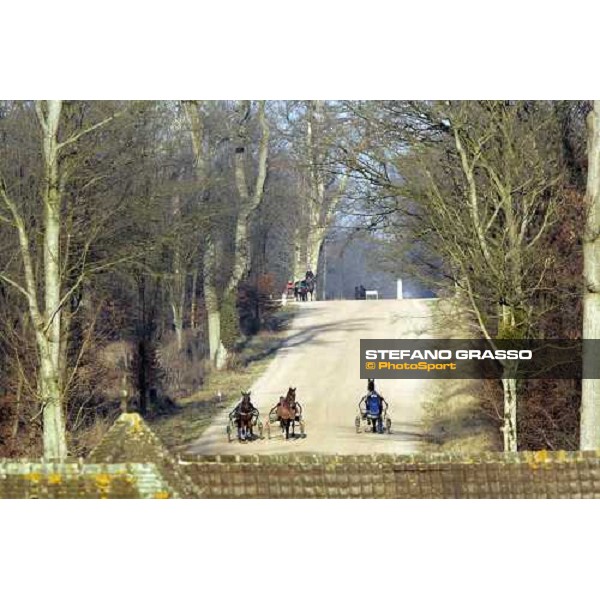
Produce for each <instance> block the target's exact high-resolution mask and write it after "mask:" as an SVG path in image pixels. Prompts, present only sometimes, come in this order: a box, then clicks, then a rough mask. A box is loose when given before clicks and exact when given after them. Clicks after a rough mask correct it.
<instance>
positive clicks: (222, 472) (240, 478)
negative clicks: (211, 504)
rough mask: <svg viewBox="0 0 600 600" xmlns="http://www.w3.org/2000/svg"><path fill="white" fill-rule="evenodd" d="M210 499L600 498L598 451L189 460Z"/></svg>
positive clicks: (187, 463)
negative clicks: (462, 455)
mask: <svg viewBox="0 0 600 600" xmlns="http://www.w3.org/2000/svg"><path fill="white" fill-rule="evenodd" d="M182 462H183V467H184V469H185V470H186V472H187V473H188V474H189V475H190V477H191V478H192V479H193V480H194V482H195V483H196V485H197V487H198V489H199V491H200V495H201V497H205V498H600V452H553V453H550V452H545V451H544V452H520V453H516V454H502V453H485V454H481V455H478V456H473V457H460V456H452V455H443V454H438V455H428V456H393V455H375V456H289V455H286V456H270V457H269V456H260V457H259V456H254V457H239V456H217V457H202V458H198V457H185V458H184V460H183V461H182Z"/></svg>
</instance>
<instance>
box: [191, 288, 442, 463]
mask: <svg viewBox="0 0 600 600" xmlns="http://www.w3.org/2000/svg"><path fill="white" fill-rule="evenodd" d="M437 302H438V301H437V300H435V299H415V300H378V301H356V300H355V301H351V300H344V301H330V302H306V303H302V304H300V306H299V309H298V313H297V315H296V316H295V317H294V321H293V323H292V328H291V329H290V330H289V334H288V337H287V339H286V343H285V345H284V346H283V347H282V348H281V349H280V350H279V351H278V353H277V355H276V357H275V358H274V359H273V361H272V362H271V364H270V365H269V367H268V368H267V370H266V371H265V373H264V374H263V376H262V377H261V378H260V379H259V380H258V381H257V382H256V383H255V384H254V386H253V387H252V388H251V391H252V400H253V402H254V404H255V406H256V407H257V408H258V409H259V410H260V414H261V419H264V417H266V415H267V414H268V412H269V409H270V408H271V407H272V406H274V405H275V404H276V403H277V399H278V398H279V396H280V395H284V394H285V393H286V392H287V389H288V387H289V386H292V387H297V392H296V394H297V399H298V400H299V401H300V403H301V404H302V406H303V409H304V415H305V418H306V437H305V438H303V439H294V440H289V441H286V440H284V439H283V438H282V437H281V435H280V429H279V428H278V427H277V428H273V431H274V433H276V437H275V438H272V439H270V440H267V439H264V440H256V441H254V442H251V443H239V442H237V441H234V442H232V443H228V442H227V437H226V435H225V427H226V424H227V414H228V413H229V410H231V407H230V408H229V409H227V410H226V411H224V412H223V413H222V414H221V415H219V416H218V417H217V418H216V419H215V421H214V423H213V424H212V425H211V426H210V427H209V428H208V429H207V430H206V431H205V433H204V435H203V436H202V437H201V438H200V439H199V440H198V441H197V442H195V443H194V444H192V445H191V447H190V449H189V450H190V451H191V452H193V453H198V454H254V453H260V454H263V453H270V454H280V453H285V452H310V453H313V452H314V453H328V454H335V453H339V454H370V453H378V452H386V453H387V452H390V453H399V454H405V453H412V452H417V451H418V450H419V446H420V444H421V443H422V439H423V434H422V430H421V418H422V411H423V402H425V401H427V400H431V399H432V394H433V393H434V389H435V386H436V385H439V382H433V381H428V380H422V379H413V380H404V381H402V380H392V379H388V380H381V381H380V382H378V384H377V389H378V390H379V391H380V392H381V393H382V395H383V396H384V397H385V399H386V400H387V401H388V403H389V412H390V414H391V417H392V420H393V426H392V433H391V435H387V434H383V435H379V434H373V433H360V434H357V433H356V430H355V427H354V418H355V416H356V414H357V404H358V401H359V399H360V397H361V396H362V395H364V393H365V390H366V381H365V380H362V379H360V378H359V370H358V368H359V348H360V339H361V338H430V337H441V336H440V332H439V331H435V328H434V326H433V324H432V323H433V319H432V311H433V310H434V309H435V306H436V304H437Z"/></svg>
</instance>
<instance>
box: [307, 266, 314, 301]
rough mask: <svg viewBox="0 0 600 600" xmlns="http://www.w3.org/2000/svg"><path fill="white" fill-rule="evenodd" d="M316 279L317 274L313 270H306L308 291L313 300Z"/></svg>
mask: <svg viewBox="0 0 600 600" xmlns="http://www.w3.org/2000/svg"><path fill="white" fill-rule="evenodd" d="M315 280H316V276H315V274H314V273H313V272H312V271H310V270H309V271H306V275H305V276H304V281H305V282H306V293H307V295H308V294H310V299H311V301H312V300H313V294H314V293H315Z"/></svg>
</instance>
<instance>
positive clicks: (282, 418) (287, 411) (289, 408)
mask: <svg viewBox="0 0 600 600" xmlns="http://www.w3.org/2000/svg"><path fill="white" fill-rule="evenodd" d="M275 408H276V411H277V417H278V419H279V424H280V425H281V429H282V431H285V439H286V440H289V439H290V425H291V426H292V437H295V435H296V434H295V423H296V418H297V417H300V414H301V413H302V408H301V407H300V404H299V403H298V402H296V388H292V387H291V388H289V389H288V392H287V395H286V396H285V398H284V397H283V396H281V397H280V398H279V403H278V404H277V406H276V407H275Z"/></svg>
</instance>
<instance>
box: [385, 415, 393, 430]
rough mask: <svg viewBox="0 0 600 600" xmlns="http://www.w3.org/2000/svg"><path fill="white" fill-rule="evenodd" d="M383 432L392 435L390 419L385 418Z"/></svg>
mask: <svg viewBox="0 0 600 600" xmlns="http://www.w3.org/2000/svg"><path fill="white" fill-rule="evenodd" d="M385 430H386V431H387V432H388V433H392V420H391V419H390V418H387V419H386V420H385Z"/></svg>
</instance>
